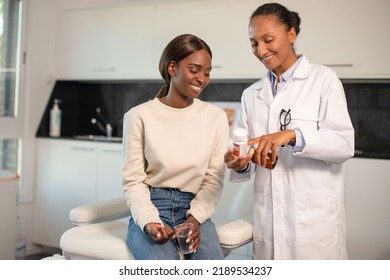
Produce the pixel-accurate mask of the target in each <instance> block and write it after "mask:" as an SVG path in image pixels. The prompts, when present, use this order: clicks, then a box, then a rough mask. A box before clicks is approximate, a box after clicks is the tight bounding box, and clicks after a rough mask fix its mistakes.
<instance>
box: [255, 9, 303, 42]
mask: <svg viewBox="0 0 390 280" xmlns="http://www.w3.org/2000/svg"><path fill="white" fill-rule="evenodd" d="M270 15H273V16H276V17H277V19H278V21H279V22H280V23H281V24H284V25H286V26H287V28H288V30H291V28H293V27H294V29H295V32H296V34H297V35H298V34H299V31H301V28H300V25H301V18H300V17H299V14H298V13H297V12H294V11H290V10H289V9H287V8H286V7H285V6H283V5H281V4H278V3H267V4H263V5H261V6H260V7H258V8H257V9H256V11H254V12H253V14H252V16H251V18H250V22H251V21H252V19H253V18H255V17H257V16H270Z"/></svg>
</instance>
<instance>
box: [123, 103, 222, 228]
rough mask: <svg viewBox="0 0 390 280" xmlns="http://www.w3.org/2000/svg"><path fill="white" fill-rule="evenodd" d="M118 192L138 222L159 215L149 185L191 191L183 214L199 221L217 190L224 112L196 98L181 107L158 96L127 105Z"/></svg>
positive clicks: (212, 207)
mask: <svg viewBox="0 0 390 280" xmlns="http://www.w3.org/2000/svg"><path fill="white" fill-rule="evenodd" d="M123 135H124V138H123V154H124V159H123V160H124V161H123V169H122V175H123V194H124V196H125V199H126V201H127V204H128V206H129V208H130V210H131V212H132V217H133V218H134V220H135V222H136V223H137V224H138V225H139V226H140V227H141V229H143V228H144V226H145V225H146V224H147V223H150V222H159V223H162V221H161V220H160V218H159V213H158V210H157V209H156V207H155V206H154V205H153V204H152V202H151V200H150V192H149V188H148V186H149V185H150V186H153V187H156V188H177V189H179V190H180V191H183V192H191V193H193V194H195V198H194V199H193V200H192V202H191V207H190V209H189V211H188V214H191V215H192V216H194V217H195V218H196V219H197V220H198V221H199V222H200V223H203V222H204V221H205V220H207V219H208V218H209V217H210V216H211V215H212V214H213V212H214V210H215V206H216V204H217V203H218V200H219V198H220V196H221V193H222V183H223V179H224V171H225V163H224V160H223V156H224V153H225V152H226V151H227V149H228V142H229V126H228V120H227V116H226V113H225V112H224V111H223V110H221V109H219V108H217V107H216V106H214V105H212V104H210V103H207V102H204V101H201V100H199V99H195V100H194V103H193V104H192V105H190V106H189V107H187V108H184V109H176V108H172V107H169V106H166V105H165V104H163V103H161V102H160V101H159V100H158V99H157V98H155V99H153V100H151V101H148V102H146V103H143V104H141V105H138V106H136V107H134V108H132V109H130V110H129V111H128V112H127V113H126V114H125V116H124V126H123Z"/></svg>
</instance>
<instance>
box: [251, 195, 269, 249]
mask: <svg viewBox="0 0 390 280" xmlns="http://www.w3.org/2000/svg"><path fill="white" fill-rule="evenodd" d="M254 196H255V198H254V199H255V201H254V211H253V217H254V219H253V240H254V241H257V242H264V230H265V211H266V208H265V199H264V194H263V193H255V194H254Z"/></svg>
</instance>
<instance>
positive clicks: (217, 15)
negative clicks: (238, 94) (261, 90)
mask: <svg viewBox="0 0 390 280" xmlns="http://www.w3.org/2000/svg"><path fill="white" fill-rule="evenodd" d="M203 4H206V2H204V3H202V4H201V5H200V4H199V2H198V1H184V2H180V3H166V4H161V5H156V7H155V9H156V14H155V22H156V25H155V31H154V34H155V35H154V36H155V38H156V39H155V50H154V52H155V53H156V56H159V55H161V53H162V51H163V49H164V47H165V46H166V44H167V43H168V42H169V41H170V40H171V39H173V38H174V37H175V36H177V35H179V34H184V33H191V34H194V35H196V36H198V37H200V38H201V39H203V40H204V41H205V42H206V43H207V44H208V45H209V46H210V48H211V51H212V53H213V60H212V65H213V70H212V72H211V78H212V79H225V78H229V79H240V78H241V79H245V78H256V79H257V78H260V77H262V76H263V75H264V74H265V73H266V69H265V67H264V66H263V65H262V64H261V62H260V61H258V60H257V59H256V58H255V57H254V56H253V54H252V51H251V46H250V42H249V39H248V19H249V15H250V14H251V13H252V11H253V8H254V7H255V6H254V5H248V4H247V3H246V2H237V1H235V0H224V1H221V0H213V1H207V4H206V5H207V8H205V6H204V5H203ZM172 11H174V15H175V16H172V17H170V16H167V15H169V14H170V13H172Z"/></svg>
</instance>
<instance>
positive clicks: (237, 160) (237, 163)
mask: <svg viewBox="0 0 390 280" xmlns="http://www.w3.org/2000/svg"><path fill="white" fill-rule="evenodd" d="M254 151H255V150H254V149H253V148H250V149H249V151H248V153H247V154H246V155H240V156H239V157H236V156H235V155H234V154H233V152H234V150H233V149H229V150H228V151H227V152H226V153H225V155H224V161H225V163H226V166H227V168H229V169H233V170H235V171H242V170H244V169H245V168H246V167H247V166H248V164H249V162H250V161H251V159H252V156H253V153H254Z"/></svg>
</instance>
